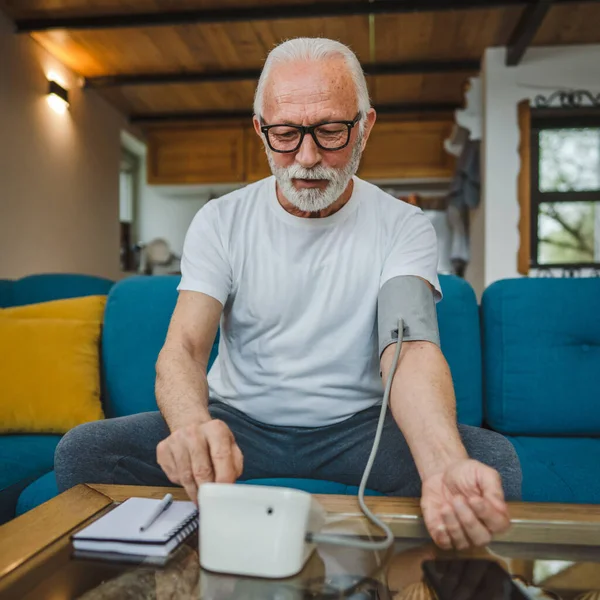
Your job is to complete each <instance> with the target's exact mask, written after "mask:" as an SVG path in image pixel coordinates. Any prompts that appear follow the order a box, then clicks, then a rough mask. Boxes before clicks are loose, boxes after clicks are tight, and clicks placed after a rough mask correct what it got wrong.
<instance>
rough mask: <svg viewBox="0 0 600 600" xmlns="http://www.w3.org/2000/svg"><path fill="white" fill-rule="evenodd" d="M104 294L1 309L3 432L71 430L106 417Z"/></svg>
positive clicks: (0, 403) (0, 414) (0, 430)
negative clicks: (102, 356) (102, 371)
mask: <svg viewBox="0 0 600 600" xmlns="http://www.w3.org/2000/svg"><path fill="white" fill-rule="evenodd" d="M105 303H106V297H105V296H90V297H85V298H74V299H69V300H56V301H52V302H43V303H40V304H32V305H27V306H20V307H14V308H7V309H4V310H0V433H66V432H67V431H68V430H69V429H71V428H73V427H75V426H76V425H79V424H81V423H86V422H88V421H95V420H98V419H102V418H104V414H103V412H102V405H101V402H100V356H99V347H100V334H101V327H102V318H103V314H104V305H105Z"/></svg>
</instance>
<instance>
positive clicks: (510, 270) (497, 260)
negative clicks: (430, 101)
mask: <svg viewBox="0 0 600 600" xmlns="http://www.w3.org/2000/svg"><path fill="white" fill-rule="evenodd" d="M504 58H505V48H488V49H487V50H486V52H485V55H484V60H483V72H482V78H483V99H484V127H483V139H482V174H483V190H482V203H483V207H482V209H480V210H479V211H478V212H477V213H475V215H474V218H473V222H472V239H473V241H474V242H475V243H476V244H477V247H479V245H480V244H481V242H482V241H483V248H479V258H478V259H476V263H475V265H474V267H475V271H476V272H477V276H476V277H475V278H471V280H472V283H473V285H474V287H475V288H476V291H477V292H478V293H479V294H480V293H481V291H482V289H483V287H484V286H488V285H489V284H491V283H492V282H494V281H496V280H498V279H504V278H507V277H518V274H517V251H518V247H519V235H518V230H517V227H518V221H519V204H518V199H517V177H518V173H519V155H518V147H519V128H518V123H517V104H518V103H519V102H520V101H521V100H523V99H524V98H529V99H531V100H533V99H534V98H535V96H536V95H538V94H544V95H549V94H550V93H552V92H553V91H555V90H558V89H574V88H577V89H588V90H591V91H594V92H596V93H600V45H586V46H562V47H547V48H546V47H544V48H531V49H529V50H528V51H527V53H526V54H525V57H524V58H523V61H522V62H521V64H520V65H519V66H517V67H507V66H505V64H504ZM477 260H478V262H479V264H478V262H477ZM481 267H483V268H481Z"/></svg>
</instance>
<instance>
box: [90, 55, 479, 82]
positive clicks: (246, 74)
mask: <svg viewBox="0 0 600 600" xmlns="http://www.w3.org/2000/svg"><path fill="white" fill-rule="evenodd" d="M363 69H364V71H365V74H366V75H367V76H369V75H371V76H373V75H422V74H430V73H461V72H478V71H479V69H480V63H479V61H478V60H452V61H447V60H444V61H440V60H429V61H410V62H400V63H374V64H368V65H364V66H363ZM260 72H261V71H260V69H239V70H235V71H183V72H175V73H127V74H120V75H102V76H99V77H88V78H87V79H86V80H85V86H86V87H89V88H108V87H118V86H135V85H168V84H182V83H215V82H216V83H219V82H224V81H244V80H249V81H250V80H253V81H256V80H258V78H259V77H260Z"/></svg>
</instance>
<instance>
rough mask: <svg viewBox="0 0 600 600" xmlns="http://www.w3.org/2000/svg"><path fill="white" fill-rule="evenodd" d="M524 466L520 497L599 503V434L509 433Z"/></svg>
mask: <svg viewBox="0 0 600 600" xmlns="http://www.w3.org/2000/svg"><path fill="white" fill-rule="evenodd" d="M508 439H509V440H510V441H511V442H512V443H513V444H514V446H515V449H516V451H517V454H518V455H519V459H520V460H521V468H522V470H523V500H525V501H527V502H565V503H571V502H577V503H580V504H600V478H599V477H598V476H597V475H598V456H600V439H599V438H583V437H574V438H543V437H518V436H517V437H510V436H509V437H508Z"/></svg>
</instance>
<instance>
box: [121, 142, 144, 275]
mask: <svg viewBox="0 0 600 600" xmlns="http://www.w3.org/2000/svg"><path fill="white" fill-rule="evenodd" d="M139 177H140V158H139V157H138V156H136V155H135V154H133V153H132V152H130V151H129V150H126V149H123V150H122V154H121V169H120V173H119V220H120V223H121V270H122V271H134V270H135V269H136V265H135V256H134V248H133V236H134V235H135V231H134V223H135V214H136V207H137V195H138V188H139Z"/></svg>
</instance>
